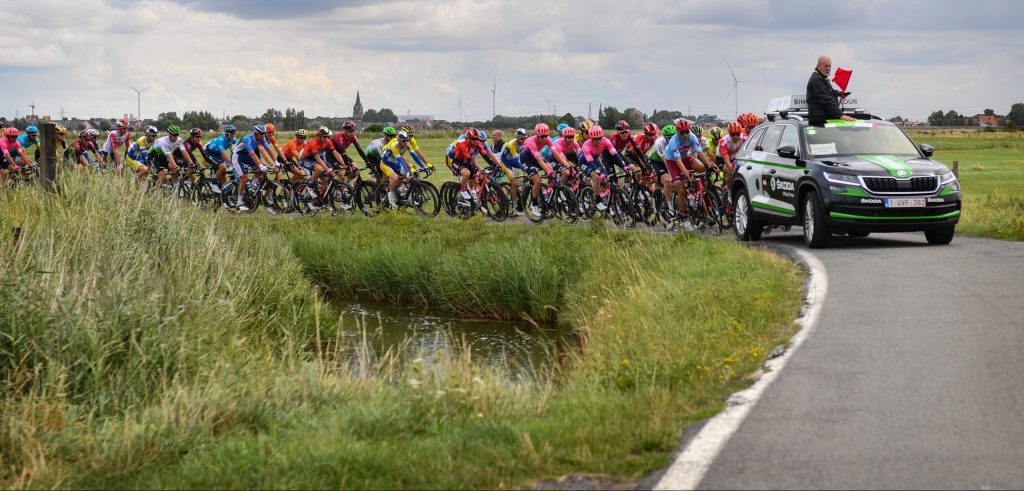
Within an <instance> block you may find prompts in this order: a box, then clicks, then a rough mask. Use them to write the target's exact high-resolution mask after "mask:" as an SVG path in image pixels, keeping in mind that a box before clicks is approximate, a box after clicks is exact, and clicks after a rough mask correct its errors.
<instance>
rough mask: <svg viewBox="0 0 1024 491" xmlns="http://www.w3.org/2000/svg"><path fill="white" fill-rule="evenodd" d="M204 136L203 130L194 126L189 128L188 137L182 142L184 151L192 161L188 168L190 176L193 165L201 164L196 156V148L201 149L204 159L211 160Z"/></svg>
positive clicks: (200, 152)
mask: <svg viewBox="0 0 1024 491" xmlns="http://www.w3.org/2000/svg"><path fill="white" fill-rule="evenodd" d="M202 138H203V130H201V129H199V128H192V129H190V130H188V139H187V140H185V143H183V144H182V147H181V148H182V153H187V154H188V156H189V159H190V160H191V161H192V165H190V166H189V167H188V169H187V172H188V176H189V177H192V170H193V169H192V166H193V165H199V159H197V158H196V154H195V151H196V150H198V151H199V156H200V157H202V158H203V160H205V161H207V162H209V161H210V157H209V156H207V155H206V147H204V146H203V141H202Z"/></svg>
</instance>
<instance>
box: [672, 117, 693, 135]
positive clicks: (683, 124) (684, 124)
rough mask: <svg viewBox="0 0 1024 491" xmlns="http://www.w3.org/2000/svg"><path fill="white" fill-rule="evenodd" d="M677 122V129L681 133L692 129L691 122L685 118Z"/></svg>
mask: <svg viewBox="0 0 1024 491" xmlns="http://www.w3.org/2000/svg"><path fill="white" fill-rule="evenodd" d="M675 124H676V131H677V132H679V133H686V132H688V131H690V127H691V125H690V122H689V121H687V120H685V119H683V118H679V119H677V120H676V123H675Z"/></svg>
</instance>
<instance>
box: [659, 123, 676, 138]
mask: <svg viewBox="0 0 1024 491" xmlns="http://www.w3.org/2000/svg"><path fill="white" fill-rule="evenodd" d="M675 134H676V127H675V126H672V125H670V124H666V125H665V126H663V127H662V128H661V136H664V137H665V138H672V137H673V136H675Z"/></svg>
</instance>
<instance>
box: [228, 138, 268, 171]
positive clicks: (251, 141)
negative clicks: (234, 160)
mask: <svg viewBox="0 0 1024 491" xmlns="http://www.w3.org/2000/svg"><path fill="white" fill-rule="evenodd" d="M260 147H263V148H264V149H266V150H267V151H268V152H269V151H270V142H268V141H267V139H266V138H264V139H263V142H262V143H261V142H258V141H256V135H253V134H249V135H245V138H242V141H241V142H239V143H237V144H235V150H234V152H235V153H237V154H238V159H239V160H241V161H242V162H244V163H246V164H250V165H252V164H254V163H255V162H253V160H252V157H250V152H251V153H253V154H256V155H259V148H260Z"/></svg>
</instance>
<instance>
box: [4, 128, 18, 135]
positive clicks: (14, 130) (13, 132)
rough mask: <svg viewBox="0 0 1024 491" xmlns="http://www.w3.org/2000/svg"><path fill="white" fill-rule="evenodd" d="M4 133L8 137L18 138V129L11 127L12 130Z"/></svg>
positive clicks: (9, 129) (8, 129)
mask: <svg viewBox="0 0 1024 491" xmlns="http://www.w3.org/2000/svg"><path fill="white" fill-rule="evenodd" d="M4 133H5V134H6V135H7V136H8V137H17V136H18V128H15V127H13V126H11V127H10V128H7V131H6V132H4Z"/></svg>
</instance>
